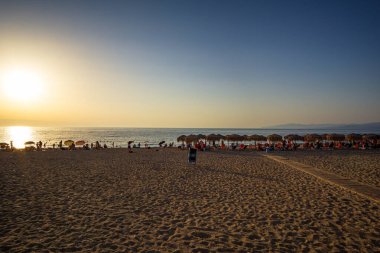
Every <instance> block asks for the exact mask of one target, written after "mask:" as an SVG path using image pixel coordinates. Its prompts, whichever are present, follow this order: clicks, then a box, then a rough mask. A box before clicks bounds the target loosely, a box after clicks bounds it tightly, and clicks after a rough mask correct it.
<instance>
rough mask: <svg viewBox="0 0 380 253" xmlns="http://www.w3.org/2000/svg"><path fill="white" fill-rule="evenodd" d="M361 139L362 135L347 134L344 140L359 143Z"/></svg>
mask: <svg viewBox="0 0 380 253" xmlns="http://www.w3.org/2000/svg"><path fill="white" fill-rule="evenodd" d="M361 139H362V135H361V134H354V133H352V134H347V135H346V140H348V141H360V140H361Z"/></svg>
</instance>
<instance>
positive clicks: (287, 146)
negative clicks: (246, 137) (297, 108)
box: [178, 140, 380, 151]
mask: <svg viewBox="0 0 380 253" xmlns="http://www.w3.org/2000/svg"><path fill="white" fill-rule="evenodd" d="M178 148H181V149H188V148H195V149H198V150H201V151H207V150H218V149H219V150H257V151H295V150H298V149H302V150H333V149H357V150H358V149H363V150H364V149H377V148H380V142H378V141H377V140H365V141H323V142H322V141H315V142H297V141H288V140H282V141H278V142H258V143H255V144H246V143H243V142H241V143H240V144H239V143H238V142H231V143H227V145H226V143H225V142H224V141H223V140H222V141H221V142H220V143H215V142H210V143H208V144H207V143H206V142H204V141H202V140H199V141H197V142H194V143H187V144H186V145H185V143H182V145H180V146H178Z"/></svg>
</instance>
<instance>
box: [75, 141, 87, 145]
mask: <svg viewBox="0 0 380 253" xmlns="http://www.w3.org/2000/svg"><path fill="white" fill-rule="evenodd" d="M84 144H86V142H85V141H84V140H80V141H76V142H75V145H78V146H81V145H84Z"/></svg>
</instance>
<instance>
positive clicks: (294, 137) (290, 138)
mask: <svg viewBox="0 0 380 253" xmlns="http://www.w3.org/2000/svg"><path fill="white" fill-rule="evenodd" d="M284 139H285V140H288V141H303V139H304V138H303V136H301V135H298V134H288V135H285V136H284Z"/></svg>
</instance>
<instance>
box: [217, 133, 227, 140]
mask: <svg viewBox="0 0 380 253" xmlns="http://www.w3.org/2000/svg"><path fill="white" fill-rule="evenodd" d="M216 136H218V138H219V140H225V139H226V137H225V136H224V135H221V134H217V135H216Z"/></svg>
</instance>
